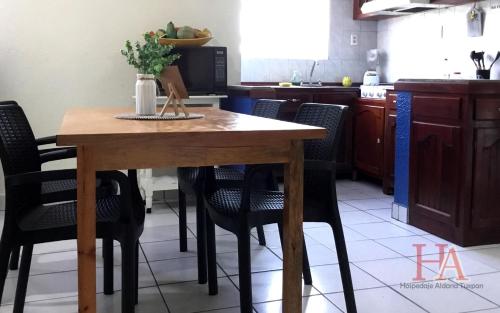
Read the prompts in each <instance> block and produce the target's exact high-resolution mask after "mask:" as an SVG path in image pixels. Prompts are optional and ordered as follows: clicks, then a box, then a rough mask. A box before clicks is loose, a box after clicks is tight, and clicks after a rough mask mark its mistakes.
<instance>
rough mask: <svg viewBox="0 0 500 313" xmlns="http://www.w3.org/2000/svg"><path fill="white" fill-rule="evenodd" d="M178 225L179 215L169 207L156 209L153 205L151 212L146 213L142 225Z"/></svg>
mask: <svg viewBox="0 0 500 313" xmlns="http://www.w3.org/2000/svg"><path fill="white" fill-rule="evenodd" d="M171 225H179V216H178V215H177V214H175V213H174V211H173V210H171V209H158V208H156V207H153V212H152V213H151V214H146V218H145V220H144V227H145V228H147V227H157V226H171Z"/></svg>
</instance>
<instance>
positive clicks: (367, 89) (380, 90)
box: [360, 84, 394, 100]
mask: <svg viewBox="0 0 500 313" xmlns="http://www.w3.org/2000/svg"><path fill="white" fill-rule="evenodd" d="M360 89H361V98H368V99H379V100H384V99H385V96H386V94H387V90H393V89H394V85H389V84H382V85H375V86H368V85H361V86H360Z"/></svg>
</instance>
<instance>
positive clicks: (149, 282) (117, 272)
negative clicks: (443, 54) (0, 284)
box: [2, 263, 155, 304]
mask: <svg viewBox="0 0 500 313" xmlns="http://www.w3.org/2000/svg"><path fill="white" fill-rule="evenodd" d="M102 280H103V269H102V268H97V282H96V288H97V292H98V293H100V292H102V291H103V282H102ZM16 284H17V277H11V278H7V279H6V281H5V288H4V294H3V297H2V304H9V303H13V302H14V296H15V291H16ZM154 285H155V281H154V278H153V275H152V274H151V271H150V270H149V267H148V265H147V264H146V263H141V264H139V287H150V286H154ZM114 290H121V267H120V266H115V267H114ZM76 295H77V272H76V271H71V272H60V273H52V274H42V275H34V276H30V277H29V280H28V289H27V292H26V301H38V300H47V299H54V298H64V297H71V296H76Z"/></svg>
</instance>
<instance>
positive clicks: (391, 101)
mask: <svg viewBox="0 0 500 313" xmlns="http://www.w3.org/2000/svg"><path fill="white" fill-rule="evenodd" d="M396 99H397V94H396V93H395V92H390V93H388V94H387V99H386V101H387V104H386V105H387V107H388V108H390V109H395V108H396Z"/></svg>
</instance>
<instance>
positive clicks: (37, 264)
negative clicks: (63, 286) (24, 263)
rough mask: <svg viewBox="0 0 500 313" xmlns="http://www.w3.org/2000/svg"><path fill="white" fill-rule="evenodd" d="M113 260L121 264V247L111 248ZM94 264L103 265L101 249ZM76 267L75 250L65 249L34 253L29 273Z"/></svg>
mask: <svg viewBox="0 0 500 313" xmlns="http://www.w3.org/2000/svg"><path fill="white" fill-rule="evenodd" d="M113 253H114V257H113V261H114V264H115V266H117V265H121V249H120V247H115V248H114V249H113ZM144 262H146V259H145V258H144V255H143V253H142V251H141V250H139V263H144ZM96 266H97V267H103V266H104V265H103V258H102V253H101V249H98V250H97V255H96ZM77 269H78V262H77V252H76V251H65V252H55V253H44V254H34V255H33V257H32V260H31V267H30V275H39V274H49V273H57V272H68V271H76V270H77ZM18 274H19V271H18V270H14V271H9V272H8V274H7V277H17V275H18Z"/></svg>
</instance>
